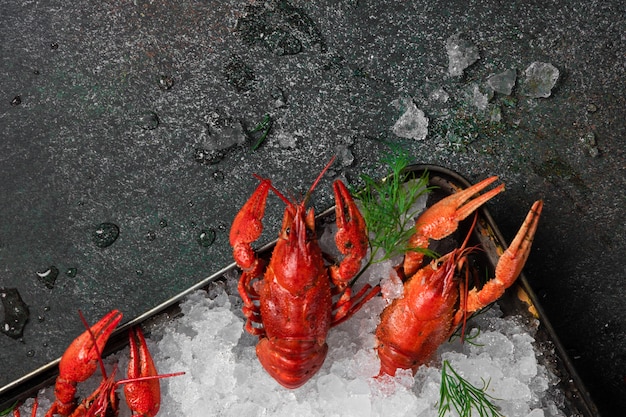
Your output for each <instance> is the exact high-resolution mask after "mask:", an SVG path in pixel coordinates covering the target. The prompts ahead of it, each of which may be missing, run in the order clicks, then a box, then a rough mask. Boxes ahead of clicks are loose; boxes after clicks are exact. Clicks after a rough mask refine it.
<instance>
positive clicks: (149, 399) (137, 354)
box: [124, 327, 161, 416]
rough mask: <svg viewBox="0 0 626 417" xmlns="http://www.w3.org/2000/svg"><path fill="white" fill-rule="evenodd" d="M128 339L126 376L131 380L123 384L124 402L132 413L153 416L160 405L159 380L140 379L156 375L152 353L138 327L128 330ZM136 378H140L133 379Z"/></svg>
mask: <svg viewBox="0 0 626 417" xmlns="http://www.w3.org/2000/svg"><path fill="white" fill-rule="evenodd" d="M128 340H129V342H130V360H129V362H128V371H127V372H128V373H127V378H128V379H129V380H131V381H129V382H126V383H125V384H124V396H125V397H126V403H127V404H128V408H130V409H131V410H132V412H133V415H140V416H154V415H156V414H157V413H158V411H159V408H160V406H161V386H160V382H159V380H158V379H156V378H152V379H144V380H142V379H141V378H143V377H151V376H156V375H157V371H156V368H155V366H154V361H153V360H152V355H150V351H149V350H148V345H147V344H146V340H145V338H144V336H143V332H142V331H141V329H140V328H139V327H135V328H133V329H131V330H130V331H129V333H128ZM137 378H139V379H140V380H138V381H133V379H137Z"/></svg>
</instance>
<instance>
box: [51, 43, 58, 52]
mask: <svg viewBox="0 0 626 417" xmlns="http://www.w3.org/2000/svg"><path fill="white" fill-rule="evenodd" d="M50 49H52V50H53V51H56V50H57V49H59V44H58V43H57V42H52V43H51V44H50Z"/></svg>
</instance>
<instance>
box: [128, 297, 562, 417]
mask: <svg viewBox="0 0 626 417" xmlns="http://www.w3.org/2000/svg"><path fill="white" fill-rule="evenodd" d="M239 305H240V303H239V301H238V299H237V297H234V296H229V295H227V294H226V292H223V291H222V292H220V293H218V294H217V295H216V296H215V298H213V299H211V298H210V297H209V296H208V294H207V293H206V292H204V291H198V292H196V293H194V294H192V295H190V296H189V297H188V299H187V300H186V301H185V302H184V303H183V304H182V306H181V308H182V312H183V314H184V316H183V317H182V318H180V319H178V320H176V321H174V322H173V323H171V325H168V327H165V328H162V329H158V328H155V329H153V330H152V339H153V340H156V339H158V341H156V342H154V341H153V342H151V346H150V347H151V348H152V351H153V354H154V357H155V360H156V362H157V364H158V366H159V371H160V372H162V373H168V372H175V371H180V370H186V371H187V374H186V375H184V376H181V377H176V378H171V379H168V380H164V382H163V388H164V389H163V391H164V392H163V394H164V396H163V400H162V407H161V412H160V414H159V415H160V416H180V415H184V416H188V417H194V416H212V415H220V416H237V417H243V416H259V415H267V416H294V415H298V416H329V415H340V416H352V415H354V416H360V417H363V416H390V415H393V416H437V414H438V411H437V402H438V401H439V384H440V381H441V371H440V368H439V365H440V363H441V360H442V359H446V360H448V361H449V362H450V364H451V365H452V367H453V368H454V369H455V370H456V371H457V372H459V373H460V374H461V375H463V376H464V377H465V378H466V379H468V380H469V381H470V382H471V383H473V384H474V385H476V386H478V387H482V385H483V381H489V387H488V391H487V392H488V393H489V394H490V395H491V396H492V397H494V398H498V400H495V401H494V402H495V404H496V405H498V406H499V407H500V409H501V412H502V414H503V415H506V416H510V417H512V416H528V415H531V416H533V417H537V416H557V415H561V414H559V413H558V411H556V405H555V404H554V403H553V402H550V401H551V400H549V399H547V397H546V392H547V390H548V388H549V386H550V385H551V380H550V376H549V375H548V373H547V371H546V370H545V369H544V368H543V367H542V366H541V365H538V364H537V361H536V358H535V352H534V349H533V345H532V342H533V338H532V336H531V335H530V334H529V333H528V329H527V328H526V327H525V326H524V325H523V324H522V323H521V320H520V319H519V318H516V317H509V318H501V317H500V315H501V313H500V312H499V310H498V309H497V308H494V309H492V310H490V311H488V312H487V313H485V314H484V315H482V316H479V317H478V318H477V319H474V323H473V324H472V325H473V326H479V327H480V328H481V329H482V330H481V332H480V333H479V335H478V336H477V337H476V339H475V340H473V344H469V343H465V344H463V345H461V344H460V343H459V342H458V341H457V342H455V343H449V344H445V345H444V346H442V348H441V349H440V352H439V354H438V356H439V358H437V360H435V361H434V362H433V366H423V367H422V368H420V370H419V371H418V373H417V375H416V376H415V377H413V376H412V375H411V373H410V372H409V371H407V372H404V373H400V375H399V376H396V377H395V378H391V377H385V378H381V379H377V378H375V377H376V375H377V374H378V371H379V367H380V364H379V361H378V358H377V356H376V353H375V351H374V345H375V337H374V334H373V333H374V329H375V327H376V325H377V323H378V315H379V314H380V312H381V311H382V309H383V308H384V305H385V301H384V300H383V298H382V297H377V298H376V299H374V300H372V302H370V303H368V304H367V305H366V306H365V307H364V308H363V309H362V310H361V311H360V312H359V313H357V314H356V315H355V317H353V318H352V319H351V320H349V321H347V322H346V323H344V324H342V325H340V326H338V327H336V328H334V329H332V330H331V332H330V333H329V335H328V345H329V354H328V357H327V358H326V362H325V363H324V366H323V367H322V369H321V371H320V372H319V373H318V374H317V375H316V376H314V377H313V378H312V379H311V380H310V381H309V382H308V383H307V384H305V385H304V386H303V387H301V388H300V389H297V390H287V389H285V388H282V387H281V386H280V385H278V383H276V382H275V381H274V380H273V379H272V378H271V377H269V376H268V375H267V373H266V372H265V371H264V370H263V368H262V367H261V365H260V363H259V361H258V360H257V358H256V354H255V348H254V346H255V344H256V338H253V337H251V336H249V335H247V334H246V333H245V332H244V330H243V325H244V320H243V318H242V317H241V314H240V313H239V312H238V310H239ZM233 309H235V310H234V311H233ZM121 356H122V357H123V356H124V355H121ZM531 413H532V414H531Z"/></svg>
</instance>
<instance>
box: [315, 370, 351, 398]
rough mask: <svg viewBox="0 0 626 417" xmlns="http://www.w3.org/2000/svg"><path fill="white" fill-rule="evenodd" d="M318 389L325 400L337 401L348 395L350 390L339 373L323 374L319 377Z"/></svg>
mask: <svg viewBox="0 0 626 417" xmlns="http://www.w3.org/2000/svg"><path fill="white" fill-rule="evenodd" d="M317 389H318V391H319V395H320V399H322V400H325V401H336V400H338V399H343V398H346V397H347V396H348V390H347V389H346V386H345V385H344V382H343V381H342V380H341V378H339V377H338V376H337V375H334V374H328V375H322V376H320V377H319V378H318V379H317Z"/></svg>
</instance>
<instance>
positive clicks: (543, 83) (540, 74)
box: [522, 62, 559, 98]
mask: <svg viewBox="0 0 626 417" xmlns="http://www.w3.org/2000/svg"><path fill="white" fill-rule="evenodd" d="M524 75H525V79H524V84H523V85H522V94H524V95H525V96H528V97H532V98H540V97H543V98H546V97H550V94H551V93H552V88H553V87H554V85H555V84H556V82H557V80H558V79H559V70H558V69H557V68H556V67H555V66H554V65H552V64H550V63H546V62H533V63H532V64H530V65H529V66H528V68H526V70H525V71H524Z"/></svg>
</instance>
